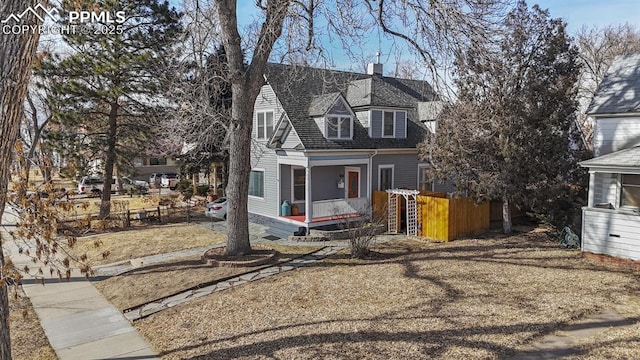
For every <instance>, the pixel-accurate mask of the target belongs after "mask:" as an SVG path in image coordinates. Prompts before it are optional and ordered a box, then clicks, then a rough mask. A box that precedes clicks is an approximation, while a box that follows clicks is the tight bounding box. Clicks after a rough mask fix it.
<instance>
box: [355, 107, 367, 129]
mask: <svg viewBox="0 0 640 360" xmlns="http://www.w3.org/2000/svg"><path fill="white" fill-rule="evenodd" d="M356 118H357V119H358V121H360V124H362V127H363V128H365V129H367V131H369V111H358V112H357V113H356Z"/></svg>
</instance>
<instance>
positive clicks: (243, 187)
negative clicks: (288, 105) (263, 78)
mask: <svg viewBox="0 0 640 360" xmlns="http://www.w3.org/2000/svg"><path fill="white" fill-rule="evenodd" d="M248 93H249V91H248V90H246V89H242V88H241V86H239V85H236V86H234V87H233V95H232V96H233V104H232V105H231V107H232V109H231V114H232V118H233V119H232V122H231V126H230V127H229V153H230V156H231V159H232V161H230V162H229V180H228V182H227V184H228V185H227V189H226V196H227V199H228V201H229V204H228V206H227V227H228V229H227V230H228V231H227V234H228V235H227V238H228V240H227V249H226V254H227V255H241V254H248V253H249V252H251V245H250V243H249V214H248V212H247V203H248V194H249V173H250V172H251V130H252V128H253V121H247V119H253V103H254V101H255V97H251V96H250V95H249V94H248Z"/></svg>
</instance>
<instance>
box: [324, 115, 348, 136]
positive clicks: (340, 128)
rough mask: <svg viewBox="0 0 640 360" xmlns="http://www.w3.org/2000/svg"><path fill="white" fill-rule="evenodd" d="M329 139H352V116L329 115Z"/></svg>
mask: <svg viewBox="0 0 640 360" xmlns="http://www.w3.org/2000/svg"><path fill="white" fill-rule="evenodd" d="M326 134H327V139H351V117H348V116H329V117H327V132H326Z"/></svg>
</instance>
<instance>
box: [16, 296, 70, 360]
mask: <svg viewBox="0 0 640 360" xmlns="http://www.w3.org/2000/svg"><path fill="white" fill-rule="evenodd" d="M9 311H10V313H9V329H10V331H11V354H12V355H13V359H14V360H55V359H57V358H58V357H57V356H56V354H55V352H54V351H53V349H52V348H51V346H50V345H49V341H48V340H47V337H46V336H45V334H44V331H43V330H42V327H41V326H40V322H39V320H38V317H37V316H36V314H35V313H34V312H33V307H32V306H31V302H30V301H29V298H27V297H26V296H21V297H18V298H17V299H14V298H13V297H12V298H10V299H9Z"/></svg>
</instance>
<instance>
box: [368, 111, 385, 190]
mask: <svg viewBox="0 0 640 360" xmlns="http://www.w3.org/2000/svg"><path fill="white" fill-rule="evenodd" d="M370 126H371V131H370V133H371V137H372V138H376V139H377V138H381V137H382V111H380V110H371V124H370ZM374 189H375V188H374Z"/></svg>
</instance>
